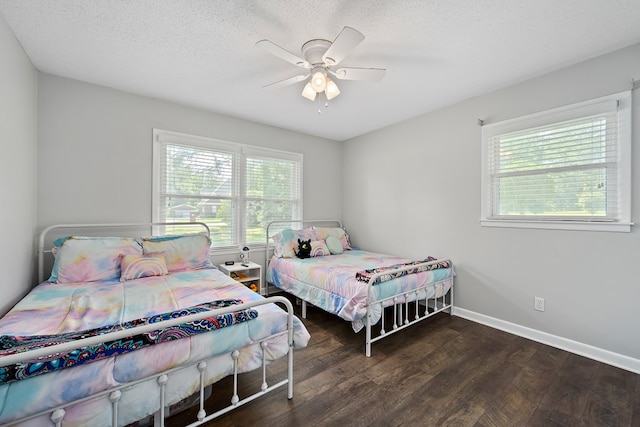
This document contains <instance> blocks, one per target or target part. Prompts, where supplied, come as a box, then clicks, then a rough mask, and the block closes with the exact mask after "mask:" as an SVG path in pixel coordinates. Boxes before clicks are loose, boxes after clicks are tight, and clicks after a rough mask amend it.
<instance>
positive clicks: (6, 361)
mask: <svg viewBox="0 0 640 427" xmlns="http://www.w3.org/2000/svg"><path fill="white" fill-rule="evenodd" d="M187 224H189V225H190V224H193V225H198V226H203V227H204V228H205V229H206V230H207V232H208V230H209V228H208V227H207V226H206V224H204V223H145V224H136V223H127V224H63V225H57V226H51V227H48V228H46V229H44V230H43V231H42V232H41V233H40V237H39V241H38V242H39V245H38V270H39V271H38V272H39V276H40V277H41V278H42V274H43V265H44V263H43V260H42V258H43V256H44V254H45V253H50V252H51V251H50V250H45V248H44V241H45V237H46V235H47V234H49V233H50V232H51V231H52V230H55V229H77V228H85V229H94V228H95V229H104V228H107V227H115V228H118V229H124V228H131V227H155V226H169V225H178V226H184V225H187ZM271 303H279V304H282V305H284V308H285V309H286V312H287V329H286V330H284V331H281V332H278V333H276V334H273V335H270V336H268V337H266V338H265V339H264V340H263V341H261V342H260V343H259V346H260V349H261V350H262V365H261V368H262V382H261V384H260V388H259V390H257V391H255V392H253V393H252V394H250V395H247V396H246V397H243V398H242V399H240V397H239V395H238V385H239V381H238V375H239V372H238V361H237V359H238V357H239V354H240V353H239V351H238V349H236V350H234V351H233V352H232V353H231V358H232V359H233V374H232V375H233V395H232V396H231V399H230V404H229V405H228V406H227V407H225V408H222V409H220V410H218V411H216V412H214V413H211V414H209V415H207V413H206V411H205V408H204V402H205V400H206V398H207V397H208V396H206V395H205V387H206V386H208V385H209V384H206V383H205V369H206V367H207V363H208V362H209V360H211V359H213V358H215V357H219V356H220V355H216V356H212V357H210V358H206V359H202V360H198V361H195V362H192V363H190V364H188V365H183V366H178V367H175V368H172V369H169V370H167V371H164V372H160V373H156V374H153V375H151V376H148V377H146V378H142V379H138V380H135V381H131V382H128V383H124V384H121V385H119V386H117V387H113V388H111V389H108V390H104V391H102V392H99V393H96V394H94V395H91V396H87V397H85V398H82V399H78V400H75V401H72V402H68V403H65V404H64V405H60V406H57V407H55V408H52V409H49V410H46V411H41V412H38V413H34V414H30V415H28V416H26V417H24V418H21V419H18V420H13V421H11V424H10V425H14V424H19V423H22V422H25V421H28V420H30V419H33V418H36V417H41V416H43V415H46V414H48V415H49V418H50V420H51V423H52V425H54V426H56V427H60V426H62V425H63V422H64V417H65V408H68V407H70V406H72V405H76V404H78V403H82V402H85V401H89V400H92V399H108V400H109V401H110V402H111V406H112V420H111V425H112V426H113V427H116V426H118V409H119V402H120V400H121V397H122V394H123V393H130V392H135V387H136V386H137V385H140V384H142V383H148V382H149V381H155V382H156V383H157V386H158V395H159V402H160V405H159V408H158V410H157V411H156V412H155V414H153V422H154V426H164V421H165V416H168V415H169V414H168V409H169V406H168V405H167V403H168V402H167V401H166V386H167V384H168V382H169V381H170V380H171V377H172V375H175V374H177V373H183V372H188V371H189V370H190V371H192V374H191V375H193V376H194V377H195V376H196V375H197V376H198V377H197V378H198V382H199V389H200V390H199V392H198V402H199V411H198V413H197V420H196V421H194V422H193V423H191V424H189V426H198V425H202V424H204V423H206V422H208V421H210V420H212V419H214V418H217V417H219V416H221V415H224V414H226V413H227V412H229V411H231V410H233V409H235V408H238V407H240V406H242V405H244V404H247V403H249V402H251V401H253V400H255V399H257V398H258V397H261V396H262V395H265V394H267V393H270V392H273V391H275V390H277V389H279V388H280V387H282V386H284V385H287V398H288V399H292V398H293V346H294V341H293V340H294V338H293V334H294V329H293V318H294V310H293V306H292V304H291V302H290V301H289V300H288V299H286V298H285V297H282V296H272V297H268V298H265V299H264V300H260V301H253V302H249V303H243V304H238V305H233V306H229V307H225V308H221V309H214V310H209V311H206V312H201V313H197V314H192V315H188V316H183V317H180V318H176V319H170V320H165V321H162V322H157V323H154V324H149V325H143V326H138V327H135V328H130V329H126V330H122V331H117V332H111V333H108V334H104V335H99V336H94V337H89V338H84V339H81V340H77V341H74V342H70V343H63V344H57V345H54V346H49V347H46V348H40V349H35V350H31V351H28V352H24V353H19V354H13V355H8V356H4V357H0V367H2V366H7V365H11V364H13V363H17V362H21V361H28V360H33V359H36V358H38V357H42V356H47V355H50V354H55V353H57V352H65V351H70V350H74V349H77V348H79V347H83V346H90V345H94V344H99V343H102V342H105V341H109V340H117V339H120V338H125V337H128V336H131V335H135V334H141V333H145V332H149V331H153V330H157V329H159V328H162V327H171V326H176V325H179V324H182V323H186V322H191V321H196V320H200V319H204V318H206V317H210V316H211V315H212V314H215V315H217V314H226V313H230V312H233V311H239V310H244V309H250V308H253V307H257V306H260V305H264V304H271ZM283 335H286V336H287V343H288V352H287V377H286V379H283V380H281V381H279V382H277V383H275V384H272V385H269V384H268V381H267V372H266V365H267V359H266V351H265V350H266V349H267V347H268V340H270V339H273V338H276V337H279V336H283ZM254 345H255V343H254ZM258 369H259V368H258ZM256 370H257V369H256Z"/></svg>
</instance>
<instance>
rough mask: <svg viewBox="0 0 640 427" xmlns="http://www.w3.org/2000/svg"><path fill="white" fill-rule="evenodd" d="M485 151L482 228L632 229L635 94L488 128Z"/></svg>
mask: <svg viewBox="0 0 640 427" xmlns="http://www.w3.org/2000/svg"><path fill="white" fill-rule="evenodd" d="M482 149H483V168H482V170H483V176H482V218H481V223H482V225H484V226H497V227H526V228H558V229H574V230H599V231H630V225H631V223H630V220H631V218H630V215H631V208H630V206H631V200H630V199H631V94H630V92H624V93H619V94H616V95H611V96H607V97H603V98H598V99H596V100H592V101H588V102H584V103H580V104H574V105H571V106H568V107H563V108H558V109H555V110H551V111H546V112H543V113H539V114H534V115H530V116H526V117H521V118H517V119H513V120H508V121H504V122H499V123H495V124H489V125H486V126H483V128H482Z"/></svg>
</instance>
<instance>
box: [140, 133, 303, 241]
mask: <svg viewBox="0 0 640 427" xmlns="http://www.w3.org/2000/svg"><path fill="white" fill-rule="evenodd" d="M152 203H153V220H154V221H157V222H174V221H201V222H204V223H206V224H207V225H208V226H209V228H210V229H211V240H212V248H213V249H220V250H224V249H229V250H237V248H238V247H240V246H245V245H250V246H251V245H264V243H265V240H266V235H265V228H266V225H267V223H269V222H270V221H273V220H276V219H298V218H301V217H302V155H301V154H298V153H289V152H283V151H277V150H270V149H265V148H259V147H251V146H246V145H241V144H235V143H231V142H226V141H219V140H215V139H210V138H202V137H197V136H192V135H185V134H179V133H175V132H169V131H165V130H158V129H154V131H153V201H152Z"/></svg>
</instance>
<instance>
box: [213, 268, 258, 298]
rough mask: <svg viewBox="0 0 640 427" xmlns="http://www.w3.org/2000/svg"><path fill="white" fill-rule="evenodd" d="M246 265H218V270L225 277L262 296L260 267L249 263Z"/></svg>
mask: <svg viewBox="0 0 640 427" xmlns="http://www.w3.org/2000/svg"><path fill="white" fill-rule="evenodd" d="M246 264H247V265H246V266H245V265H242V262H239V261H237V262H236V263H235V264H233V265H225V264H220V265H218V268H219V269H220V271H222V272H223V273H224V274H226V275H227V276H229V277H231V278H232V279H235V280H237V281H238V282H240V283H242V284H243V285H245V286H246V287H248V288H249V289H251V290H253V291H255V292H257V293H259V294H262V266H261V265H260V264H256V263H255V262H251V261H249V262H248V263H246Z"/></svg>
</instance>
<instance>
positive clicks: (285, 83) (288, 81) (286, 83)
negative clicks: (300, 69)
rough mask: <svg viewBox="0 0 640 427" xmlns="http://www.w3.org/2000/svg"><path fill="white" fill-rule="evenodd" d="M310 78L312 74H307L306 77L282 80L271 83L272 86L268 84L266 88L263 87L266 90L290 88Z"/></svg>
mask: <svg viewBox="0 0 640 427" xmlns="http://www.w3.org/2000/svg"><path fill="white" fill-rule="evenodd" d="M309 76H310V74H307V75H306V76H304V75H300V76H293V77H289V78H288V79H284V80H280V81H279V82H275V83H271V84H268V85H266V86H263V88H265V89H276V88H279V87H285V86H289V85H292V84H294V83H298V82H301V81H303V80H305V79H306V78H307V77H309Z"/></svg>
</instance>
